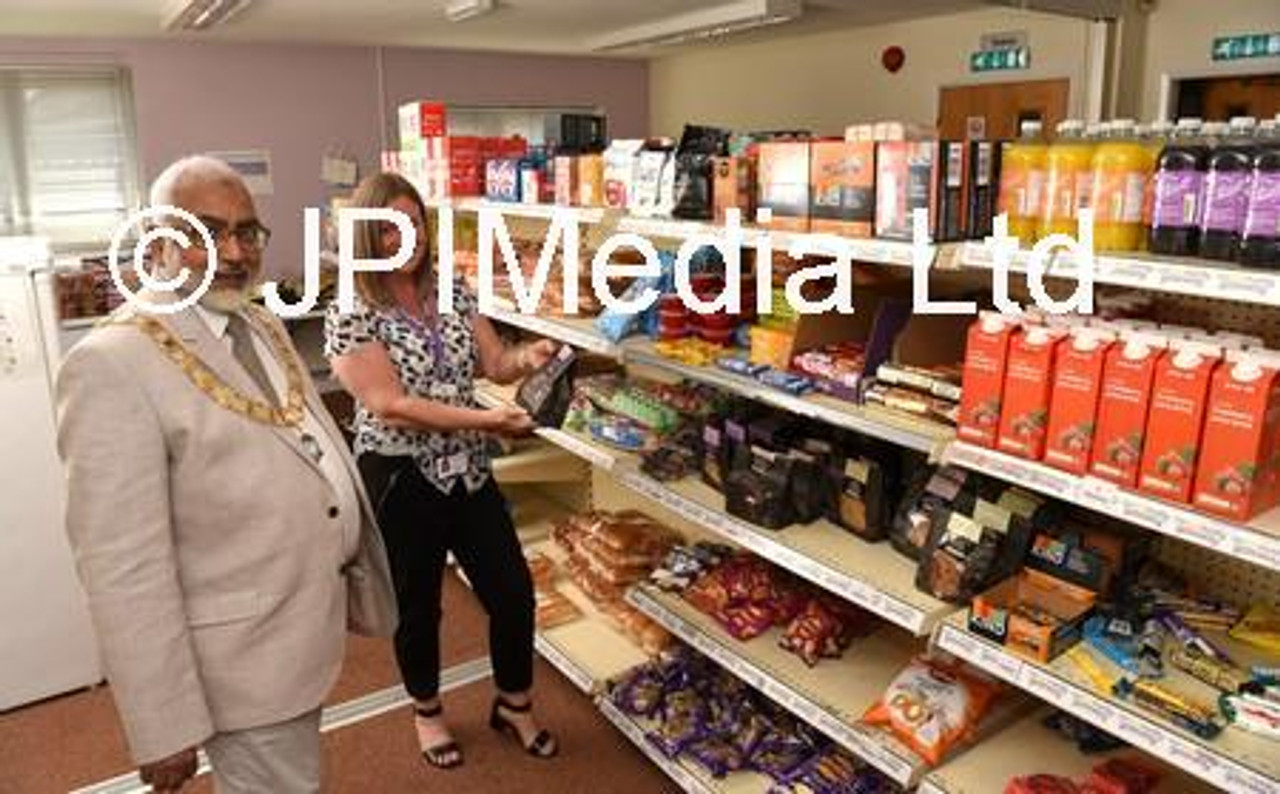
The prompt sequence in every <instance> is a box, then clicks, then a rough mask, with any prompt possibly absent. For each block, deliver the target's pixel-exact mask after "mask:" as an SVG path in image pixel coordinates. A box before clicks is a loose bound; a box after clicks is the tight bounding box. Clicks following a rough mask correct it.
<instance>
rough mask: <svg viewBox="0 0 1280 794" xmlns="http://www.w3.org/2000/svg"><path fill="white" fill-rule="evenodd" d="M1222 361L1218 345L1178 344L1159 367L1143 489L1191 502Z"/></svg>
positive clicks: (1141, 481)
mask: <svg viewBox="0 0 1280 794" xmlns="http://www.w3.org/2000/svg"><path fill="white" fill-rule="evenodd" d="M1221 360H1222V349H1221V348H1219V347H1216V346H1214V345H1211V344H1204V343H1196V342H1181V341H1179V342H1174V343H1173V344H1172V345H1170V348H1169V352H1168V353H1166V354H1165V355H1164V356H1162V357H1161V358H1160V361H1159V362H1158V363H1157V364H1156V374H1155V378H1154V380H1153V381H1152V384H1151V409H1150V411H1149V412H1148V414H1147V440H1146V443H1145V444H1143V447H1142V470H1141V472H1140V473H1139V475H1138V489H1139V490H1141V491H1146V492H1147V493H1150V494H1154V495H1156V496H1159V497H1163V498H1165V499H1172V500H1174V501H1178V502H1189V501H1190V500H1191V486H1192V485H1193V483H1194V480H1195V474H1196V457H1197V456H1198V454H1199V451H1200V432H1201V430H1203V429H1204V414H1205V409H1206V408H1207V407H1208V401H1209V384H1210V383H1211V382H1212V379H1213V372H1214V369H1216V368H1217V366H1218V364H1219V362H1220V361H1221Z"/></svg>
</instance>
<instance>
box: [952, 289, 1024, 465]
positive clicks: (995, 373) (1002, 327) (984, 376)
mask: <svg viewBox="0 0 1280 794" xmlns="http://www.w3.org/2000/svg"><path fill="white" fill-rule="evenodd" d="M1017 328H1018V321H1017V320H1015V319H1013V318H1011V317H1006V316H1004V315H1002V314H997V313H996V312H983V313H982V314H981V315H980V316H979V317H978V320H977V322H975V323H973V325H970V326H969V334H968V338H967V340H966V342H965V351H964V380H963V386H962V388H961V394H960V420H959V424H958V426H957V428H956V435H957V436H958V437H959V438H960V439H961V440H962V441H969V442H971V443H974V444H980V445H982V446H984V447H994V446H995V445H996V436H997V434H998V432H999V429H1000V400H1001V395H1002V394H1003V393H1004V372H1005V364H1006V362H1007V360H1008V356H1009V341H1010V339H1011V338H1012V337H1013V332H1014V331H1015V330H1017Z"/></svg>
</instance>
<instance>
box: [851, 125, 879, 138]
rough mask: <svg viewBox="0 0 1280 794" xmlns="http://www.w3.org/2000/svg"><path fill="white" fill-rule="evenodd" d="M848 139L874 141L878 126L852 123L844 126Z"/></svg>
mask: <svg viewBox="0 0 1280 794" xmlns="http://www.w3.org/2000/svg"><path fill="white" fill-rule="evenodd" d="M844 139H845V140H846V141H874V140H875V139H876V126H875V125H874V124H851V125H849V126H848V127H845V128H844Z"/></svg>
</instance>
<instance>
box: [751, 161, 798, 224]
mask: <svg viewBox="0 0 1280 794" xmlns="http://www.w3.org/2000/svg"><path fill="white" fill-rule="evenodd" d="M759 169H760V170H759V177H760V179H759V186H758V189H759V195H758V199H757V202H756V203H757V205H758V206H759V207H760V208H762V209H765V208H767V209H769V210H770V211H771V212H772V213H773V217H772V219H771V220H770V221H769V223H767V224H764V225H766V226H769V227H770V228H773V229H782V230H785V231H792V232H807V231H809V142H808V141H765V142H763V143H761V144H760V166H759Z"/></svg>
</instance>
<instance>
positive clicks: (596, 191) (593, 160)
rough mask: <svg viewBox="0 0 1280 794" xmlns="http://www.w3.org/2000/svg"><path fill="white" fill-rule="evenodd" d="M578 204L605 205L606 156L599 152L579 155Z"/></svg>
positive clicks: (583, 205)
mask: <svg viewBox="0 0 1280 794" xmlns="http://www.w3.org/2000/svg"><path fill="white" fill-rule="evenodd" d="M578 206H579V207H601V206H604V158H603V157H601V156H600V155H598V154H584V155H579V157H578Z"/></svg>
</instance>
